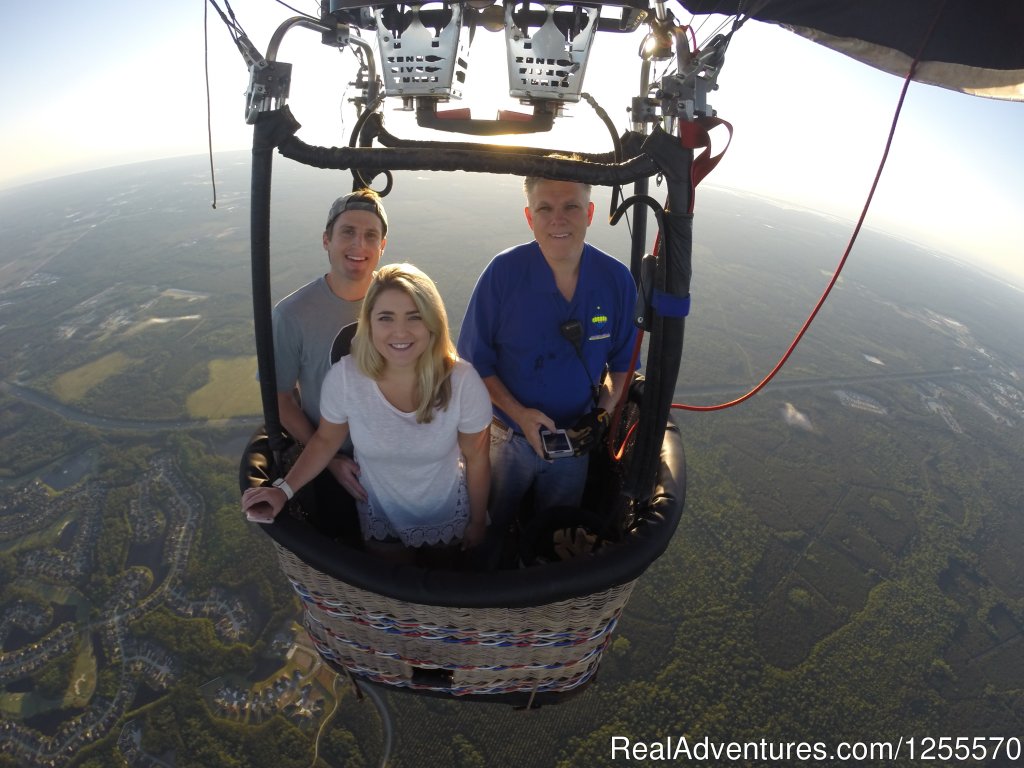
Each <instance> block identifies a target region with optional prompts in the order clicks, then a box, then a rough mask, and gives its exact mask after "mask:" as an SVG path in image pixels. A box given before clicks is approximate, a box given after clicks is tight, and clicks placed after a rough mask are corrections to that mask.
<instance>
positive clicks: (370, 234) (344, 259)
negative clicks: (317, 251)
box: [324, 211, 387, 285]
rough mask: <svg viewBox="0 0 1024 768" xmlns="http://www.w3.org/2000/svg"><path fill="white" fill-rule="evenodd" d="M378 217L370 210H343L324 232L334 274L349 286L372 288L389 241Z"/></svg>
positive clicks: (325, 244)
mask: <svg viewBox="0 0 1024 768" xmlns="http://www.w3.org/2000/svg"><path fill="white" fill-rule="evenodd" d="M383 229H384V228H383V226H382V225H381V221H380V219H379V218H377V215H376V214H374V213H371V212H370V211H344V212H342V213H341V214H340V215H339V216H338V218H336V219H335V220H334V223H333V224H332V225H331V229H330V230H329V231H327V232H324V250H325V251H327V258H328V260H329V261H330V262H331V273H332V274H334V276H335V277H337V278H338V279H340V280H342V281H344V282H347V283H366V284H367V285H369V282H370V279H371V278H372V277H373V272H374V270H375V269H377V264H379V263H380V257H381V254H383V253H384V245H385V243H386V242H387V240H386V238H385V237H384V235H383V234H382V233H383Z"/></svg>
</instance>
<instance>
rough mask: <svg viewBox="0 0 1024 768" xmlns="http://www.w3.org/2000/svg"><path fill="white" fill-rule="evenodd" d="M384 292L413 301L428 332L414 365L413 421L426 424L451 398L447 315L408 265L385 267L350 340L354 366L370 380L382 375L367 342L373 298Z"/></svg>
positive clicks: (426, 281)
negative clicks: (414, 407)
mask: <svg viewBox="0 0 1024 768" xmlns="http://www.w3.org/2000/svg"><path fill="white" fill-rule="evenodd" d="M387 290H399V291H402V293H404V294H406V295H407V296H409V298H411V299H412V300H413V303H414V304H415V305H416V309H417V311H418V312H419V313H420V317H421V318H422V319H423V324H424V325H426V327H427V330H429V331H430V343H429V347H428V348H427V350H426V351H425V352H424V353H423V354H422V355H420V357H419V359H418V360H417V361H416V391H415V394H414V396H415V399H416V403H417V405H416V421H417V422H418V423H420V424H427V423H429V422H430V421H431V420H432V419H433V418H434V409H435V408H440V409H442V410H446V409H447V408H448V402H449V401H450V400H451V397H452V382H451V373H452V368H454V367H455V361H456V360H457V359H458V354H457V353H456V351H455V345H454V344H452V340H451V337H450V335H449V333H448V314H447V313H446V312H445V309H444V302H443V301H442V300H441V294H440V293H439V292H438V290H437V286H436V285H434V281H433V280H431V279H430V278H429V277H427V275H426V274H425V273H424V272H423V271H422V270H420V269H418V268H417V267H414V266H413V265H412V264H388V265H387V266H385V267H381V268H380V269H379V270H378V271H377V273H376V274H375V275H374V276H373V280H372V281H371V282H370V287H369V288H368V289H367V291H366V297H365V298H364V299H363V306H362V309H360V310H359V325H358V329H357V330H356V335H355V336H354V337H353V339H352V356H353V358H355V361H356V365H358V366H359V370H361V371H362V372H363V373H364V374H366V375H367V376H369V377H370V378H371V379H379V378H380V377H381V376H383V375H384V368H385V365H386V361H385V360H384V358H383V357H381V354H380V352H378V351H377V348H376V347H374V346H373V340H372V339H371V338H370V333H371V331H370V314H371V313H372V312H373V307H374V304H376V303H377V298H378V297H379V296H380V295H381V294H382V293H383V292H384V291H387Z"/></svg>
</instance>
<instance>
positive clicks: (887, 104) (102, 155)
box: [0, 0, 1024, 285]
mask: <svg viewBox="0 0 1024 768" xmlns="http://www.w3.org/2000/svg"><path fill="white" fill-rule="evenodd" d="M221 5H222V7H223V4H221ZM293 5H294V6H295V7H298V8H300V9H302V10H306V11H310V12H312V13H313V14H314V15H315V14H316V13H317V7H318V6H317V3H315V2H312V1H311V0H296V2H295V3H293ZM232 7H233V8H234V11H235V14H236V16H237V17H238V20H239V21H240V23H241V24H242V26H243V27H244V28H245V30H246V32H247V33H248V34H249V36H250V38H251V39H252V40H253V42H254V43H255V44H256V45H257V47H258V48H260V49H261V50H265V49H266V46H267V43H268V41H269V39H270V35H271V33H272V32H273V30H274V29H275V28H276V26H277V25H278V24H279V23H280V22H281V21H283V20H284V19H286V18H288V17H289V16H291V15H293V14H292V12H291V11H288V10H287V9H286V8H283V7H282V6H280V5H278V4H277V3H275V2H273V0H236V1H235V2H234V3H233V5H232ZM670 7H674V9H675V10H676V11H677V12H678V6H671V5H670ZM203 15H204V4H203V0H193V2H190V3H187V4H186V3H185V2H182V1H181V0H175V2H167V3H145V4H143V3H138V2H137V0H103V2H100V3H75V2H68V0H58V2H56V3H35V2H18V1H15V0H12V1H10V2H5V3H4V4H3V6H2V7H0V28H2V29H3V30H4V33H5V35H4V37H5V41H4V46H3V47H2V48H0V63H2V65H3V70H2V71H4V72H7V73H8V80H7V86H6V92H5V106H4V107H3V108H2V111H0V138H2V139H3V149H2V152H3V157H2V161H3V162H2V163H0V188H4V187H10V186H14V185H17V184H20V183H24V182H27V181H32V180H38V179H42V178H49V177H55V176H61V175H65V174H67V173H73V172H77V171H83V170H89V169H93V168H100V167H105V166H111V165H119V164H124V163H130V162H137V161H142V160H149V159H155V158H161V157H170V156H176V155H191V154H200V153H204V152H206V149H207V117H206V92H205V83H204V73H203V72H204V63H203V60H204V53H203V52H204V34H203ZM682 20H683V21H687V20H688V19H682ZM711 32H712V30H711V29H710V28H709V27H705V28H703V29H701V28H698V30H697V39H698V41H699V42H703V40H704V39H706V38H707V37H708V36H709V35H710V34H711ZM370 41H371V42H374V41H373V39H372V38H370ZM638 42H639V40H638V38H635V37H634V38H623V37H622V36H611V35H608V36H600V39H599V40H598V42H597V44H596V46H595V49H594V57H593V58H592V60H591V62H590V65H589V67H588V72H587V79H586V84H585V86H586V87H585V90H587V91H589V92H591V93H592V94H593V95H594V96H595V97H596V98H597V99H598V101H599V102H600V103H601V105H602V106H603V107H604V108H605V109H606V110H607V111H608V113H609V114H610V115H611V117H612V119H613V120H614V121H615V122H616V124H617V125H618V126H619V127H620V128H621V127H625V126H626V124H627V120H628V117H627V115H626V113H625V106H626V105H627V104H628V99H629V96H631V95H632V93H633V92H634V91H635V90H636V88H637V82H638V81H637V77H638V75H637V71H638V63H637V62H638V59H637V58H636V55H635V53H636V49H637V45H638ZM501 45H502V43H501V36H500V35H495V34H488V33H483V32H482V33H481V34H479V35H478V36H477V40H476V41H475V43H474V46H473V51H472V56H471V59H470V63H471V66H470V70H469V79H468V82H467V89H466V91H467V94H466V99H465V100H464V101H463V103H461V104H454V105H453V106H477V107H479V105H480V104H481V103H483V102H486V103H487V104H488V105H490V106H489V108H490V109H491V110H493V106H494V105H495V104H496V102H495V99H494V98H493V95H494V93H495V92H496V91H497V90H502V91H505V90H507V85H506V83H507V81H506V79H505V75H504V71H503V70H504V58H503V57H504V54H503V50H502V48H501ZM209 57H210V92H211V102H212V117H211V122H212V131H213V146H214V151H217V152H219V151H225V150H235V149H245V148H248V147H250V146H251V129H250V128H249V127H248V126H246V125H245V122H244V114H243V113H244V96H243V93H244V91H245V88H246V85H247V82H248V73H247V71H246V69H245V66H244V63H243V61H242V59H241V57H240V55H239V54H238V52H237V50H236V49H235V47H234V45H233V44H232V43H231V40H230V37H229V36H228V33H227V31H226V30H225V29H224V26H223V24H222V23H221V21H220V19H219V17H218V16H217V15H216V14H215V13H214V12H213V11H212V9H211V10H210V17H209ZM279 59H280V60H282V61H289V62H292V63H293V64H294V65H295V69H294V72H293V86H292V94H291V99H290V103H291V106H292V109H293V112H294V113H295V115H296V117H297V118H298V120H299V121H300V122H301V123H302V124H303V128H302V130H301V131H300V132H299V137H300V138H302V139H304V140H305V141H307V142H309V143H311V144H318V143H319V144H326V145H340V144H344V143H346V142H347V137H348V133H349V131H350V130H351V127H352V123H353V121H354V112H353V109H352V107H351V105H348V104H345V105H344V109H341V108H340V105H341V104H342V103H343V98H344V92H345V90H346V85H347V83H348V82H349V81H350V80H351V79H352V77H353V75H354V72H355V67H354V58H353V57H352V55H351V54H350V53H347V52H346V53H343V54H342V53H339V52H337V51H334V50H330V49H327V48H325V47H323V46H322V45H321V44H320V43H319V38H318V36H317V35H316V34H315V33H313V32H310V31H308V30H301V29H299V30H295V31H293V32H292V33H290V34H289V36H288V38H287V39H286V41H285V43H284V45H283V46H282V49H281V52H280V55H279ZM498 67H500V68H501V70H502V71H501V74H500V76H499V77H498V79H497V83H498V86H497V87H496V86H495V80H494V78H488V77H487V73H493V72H494V71H495V68H498ZM625 75H628V79H627V78H626V77H625ZM901 84H902V82H901V80H900V79H899V78H897V77H894V76H891V75H887V74H884V73H881V72H878V71H876V70H873V69H871V68H869V67H867V66H864V65H862V64H858V63H857V62H854V61H852V60H850V59H848V58H846V57H845V56H843V55H841V54H838V53H834V52H832V51H829V50H827V49H825V48H822V47H821V46H817V45H814V44H812V43H809V42H806V41H804V40H802V39H800V38H799V37H797V36H795V35H793V34H791V33H788V32H786V31H784V30H782V29H779V28H776V27H773V26H771V25H766V24H761V23H757V22H751V23H748V24H747V25H746V26H745V27H744V28H743V29H742V30H741V31H740V32H739V33H738V34H737V35H736V37H735V39H734V41H733V43H732V46H731V47H730V49H729V52H728V55H727V58H726V65H725V68H724V70H723V73H722V76H721V78H720V80H719V85H720V89H719V90H718V91H717V92H716V93H714V94H713V95H712V97H711V99H710V102H711V104H712V106H713V107H714V108H715V109H716V110H717V111H718V114H719V116H720V117H723V118H725V119H726V120H729V121H730V122H731V123H732V124H733V125H734V127H735V137H734V139H733V143H732V146H731V147H730V148H729V151H728V153H727V154H726V156H725V159H724V160H723V161H722V163H721V164H720V165H719V167H718V168H717V169H716V170H715V171H714V173H713V174H712V175H711V176H710V177H709V178H708V183H714V184H718V185H723V186H728V187H733V188H737V189H742V190H749V191H753V192H757V193H763V194H766V195H769V196H772V197H775V198H780V199H783V200H786V201H790V202H793V203H796V204H799V205H805V206H808V207H812V208H815V209H818V210H823V211H826V212H828V213H832V214H835V215H837V216H840V217H842V218H844V219H849V220H851V221H852V220H854V219H856V217H857V216H858V215H859V212H860V208H861V205H862V204H863V200H864V198H865V196H866V194H867V192H868V189H869V187H870V183H871V180H872V178H873V177H874V173H875V169H876V166H877V163H878V161H879V159H880V157H881V153H882V150H883V145H884V141H885V137H886V135H887V133H888V130H889V125H890V122H891V119H892V114H893V110H894V108H895V106H896V101H897V99H898V96H899V91H900V87H901ZM348 95H351V94H348ZM385 106H386V108H385V114H386V120H387V125H388V128H389V130H391V131H392V132H394V133H396V134H399V135H402V136H411V135H412V132H413V130H414V124H413V123H412V122H411V121H410V120H408V118H407V116H406V115H404V114H401V113H396V112H394V111H393V110H392V108H391V105H390V102H388V103H386V105H385ZM500 106H505V107H509V108H515V107H516V105H515V104H514V103H513V102H511V101H509V100H508V99H507V96H506V97H505V101H504V102H502V103H501V104H500ZM474 113H475V114H477V115H482V116H487V117H490V116H491V112H489V111H486V110H485V111H482V112H481V111H480V110H479V109H475V110H474ZM569 113H570V115H571V116H570V117H568V118H566V119H563V120H560V121H559V123H558V128H557V130H556V131H555V132H553V133H552V134H547V135H544V134H542V135H541V136H540V138H538V139H537V140H536V143H539V144H540V145H542V146H549V147H554V146H567V147H568V148H573V149H583V150H586V151H606V150H608V149H609V148H610V144H609V141H608V138H607V132H606V130H605V129H604V127H603V125H601V124H600V123H599V122H598V121H597V120H596V119H595V118H594V117H593V113H592V110H591V109H590V107H589V106H587V105H585V104H580V105H578V106H573V107H571V108H570V109H569ZM339 115H341V118H342V119H343V123H339ZM1022 136H1024V104H1022V103H1011V102H999V101H993V100H990V99H983V98H979V97H972V96H966V95H963V94H959V93H954V92H951V91H946V90H944V89H940V88H936V87H933V86H924V85H920V84H913V85H912V86H911V88H910V92H909V95H908V98H907V103H906V105H905V107H904V112H903V116H902V118H901V122H900V126H899V128H898V129H897V133H896V139H895V142H894V145H893V151H892V154H891V155H890V159H889V163H888V166H887V169H886V172H885V175H884V176H883V180H882V183H881V186H880V187H879V190H878V193H877V195H876V198H875V203H874V205H873V207H872V212H871V214H870V215H869V218H868V226H869V227H875V228H878V229H882V230H885V231H888V232H891V233H893V234H897V235H902V236H906V237H908V238H911V239H914V240H918V241H922V242H924V243H926V244H928V245H931V246H934V247H937V248H940V249H942V250H944V251H946V252H948V253H951V254H952V255H954V256H958V257H962V258H965V259H969V260H971V261H972V262H975V263H978V264H980V265H983V266H985V267H987V268H989V269H991V270H993V271H996V272H999V273H1001V274H1003V275H1004V276H1011V275H1012V276H1013V278H1014V281H1015V282H1016V283H1018V284H1019V285H1024V246H1022V241H1024V238H1022V235H1021V226H1022V225H1021V222H1022V221H1024V146H1022V140H1021V137H1022ZM431 138H437V137H436V135H434V136H431ZM441 138H446V137H443V136H442V137H441ZM450 138H451V139H452V140H459V137H458V136H454V135H453V136H451V137H450ZM515 141H517V142H520V141H521V143H527V141H526V140H520V139H516V140H515ZM697 213H698V215H699V213H700V198H699V197H698V203H697ZM837 257H838V255H837Z"/></svg>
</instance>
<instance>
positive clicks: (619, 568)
mask: <svg viewBox="0 0 1024 768" xmlns="http://www.w3.org/2000/svg"><path fill="white" fill-rule="evenodd" d="M259 444H262V445H263V446H264V451H265V446H266V439H265V438H264V439H263V440H262V441H260V440H253V441H251V442H250V445H249V448H248V449H247V450H246V452H245V454H244V455H243V457H242V463H241V466H240V467H239V485H240V487H241V489H242V490H243V491H244V490H245V489H246V488H249V487H251V486H253V485H259V484H260V482H261V479H263V480H265V479H266V472H265V467H266V466H267V465H268V464H269V460H268V458H267V456H266V453H265V452H262V453H261V451H260V450H259V449H258V448H257V446H258V445H259ZM685 494H686V459H685V455H684V452H683V446H682V440H681V438H680V435H679V430H678V428H677V427H676V426H675V424H673V423H672V422H671V421H670V422H669V425H668V428H667V429H666V430H665V437H664V440H663V441H662V448H661V466H660V468H659V471H658V479H657V484H656V486H655V489H654V493H653V495H652V497H651V499H650V501H649V502H648V504H647V508H646V509H645V511H644V513H643V515H642V516H641V517H642V519H641V521H640V523H639V524H638V525H637V527H636V529H635V530H634V531H632V532H631V533H630V534H629V535H628V536H627V537H626V538H625V539H623V540H622V541H621V542H616V543H614V544H609V545H606V546H604V547H602V548H601V549H600V550H598V551H597V552H595V553H593V554H592V555H589V556H587V557H582V558H575V559H573V560H570V561H565V562H556V563H549V564H546V565H539V566H533V567H529V568H522V569H519V570H497V571H487V572H475V571H449V570H441V569H427V568H421V567H418V566H414V565H406V564H397V563H389V562H387V561H384V560H382V559H381V558H380V557H379V556H374V555H370V554H367V553H365V552H361V551H359V550H356V549H353V548H352V547H349V546H347V545H345V544H343V543H339V542H336V541H334V540H332V539H329V538H327V537H325V536H323V535H321V534H320V533H319V532H317V531H316V530H315V529H314V528H313V527H312V526H311V525H309V524H308V523H307V522H306V521H304V520H301V519H298V518H296V517H293V516H291V515H289V514H287V511H285V512H283V513H282V514H281V515H279V516H278V518H277V519H276V520H275V521H274V523H273V524H271V525H262V526H261V527H262V528H263V529H264V531H265V532H266V534H267V535H268V536H270V538H271V539H273V540H274V541H275V542H276V543H277V544H278V545H280V546H281V547H284V548H285V549H287V550H289V551H291V552H292V553H293V554H294V555H295V556H296V557H298V558H299V559H301V560H302V561H303V562H305V563H306V564H307V565H309V566H310V567H312V568H314V569H316V570H318V571H320V572H321V573H323V574H326V575H327V576H330V577H331V578H334V579H337V580H339V581H342V582H345V583H347V584H350V585H352V586H354V587H358V588H360V589H365V590H367V591H369V592H374V593H376V594H380V595H384V596H386V597H390V598H392V599H395V600H400V601H403V602H407V603H416V604H421V605H434V606H443V607H453V608H529V607H535V606H541V605H549V604H551V603H556V602H560V601H563V600H572V599H574V598H578V597H581V596H584V595H592V594H595V593H598V592H602V591H604V590H606V589H611V588H612V587H616V586H618V585H620V584H626V583H628V582H630V581H633V580H634V579H636V578H638V577H639V576H640V575H641V574H642V573H643V572H644V571H645V570H647V568H648V566H650V565H651V563H653V562H654V561H655V560H656V559H657V558H658V557H660V556H661V554H662V553H663V552H664V551H665V549H666V548H667V547H668V543H669V541H670V540H671V539H672V535H673V534H674V533H675V529H676V527H677V526H678V524H679V519H680V516H681V514H682V509H683V502H684V500H685Z"/></svg>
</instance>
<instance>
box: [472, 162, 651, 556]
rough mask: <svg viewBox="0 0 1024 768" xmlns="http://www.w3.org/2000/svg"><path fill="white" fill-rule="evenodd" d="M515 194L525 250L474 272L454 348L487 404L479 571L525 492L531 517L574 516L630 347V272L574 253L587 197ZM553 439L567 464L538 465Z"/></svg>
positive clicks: (579, 246)
mask: <svg viewBox="0 0 1024 768" xmlns="http://www.w3.org/2000/svg"><path fill="white" fill-rule="evenodd" d="M524 189H525V192H526V201H527V205H526V209H525V213H526V221H527V223H528V224H529V226H530V229H531V230H532V231H533V234H534V238H535V240H534V241H533V242H531V243H526V244H524V245H518V246H515V247H514V248H510V249H508V250H506V251H503V252H502V253H499V254H498V255H497V256H495V257H494V259H493V260H492V261H491V263H490V264H488V266H487V267H486V268H485V269H484V271H483V273H482V274H481V275H480V279H479V280H478V281H477V284H476V287H475V288H474V290H473V295H472V297H471V298H470V301H469V307H468V308H467V310H466V317H465V319H464V320H463V324H462V331H461V333H460V335H459V343H458V349H459V354H460V355H461V356H462V357H464V358H465V359H467V360H469V361H470V362H471V363H472V364H473V366H474V367H475V368H476V369H477V371H478V372H479V373H480V376H481V377H482V378H483V380H484V384H485V385H487V389H488V391H489V392H490V395H491V402H492V403H493V405H494V423H493V424H492V427H491V494H490V502H489V505H488V512H489V514H490V518H491V525H490V527H489V528H488V538H487V542H485V544H484V551H485V558H487V559H489V560H490V561H491V562H490V564H493V562H494V558H495V557H496V556H497V554H498V553H497V549H498V548H499V545H500V543H501V540H502V538H503V536H504V534H505V533H506V531H507V529H508V526H509V524H510V523H511V522H512V520H513V519H514V518H515V515H516V513H517V511H518V510H519V507H520V504H521V502H522V499H523V497H524V496H525V495H526V494H527V492H528V491H529V490H530V488H531V487H533V489H534V492H535V493H534V498H535V509H534V511H535V512H542V511H543V510H545V509H549V508H553V507H560V506H578V505H579V503H580V500H581V498H582V495H583V487H584V484H585V483H586V478H587V464H588V456H587V453H586V452H587V451H588V450H589V449H590V448H591V447H592V446H593V445H596V444H597V443H598V442H599V439H598V438H599V436H600V433H601V431H603V429H604V428H605V427H606V426H607V423H608V411H610V410H611V407H612V405H613V403H614V402H615V398H616V397H617V395H618V393H619V392H620V391H621V388H622V387H623V386H626V385H627V384H628V381H629V377H630V371H629V363H630V359H631V354H632V351H633V344H634V341H635V339H636V328H635V327H634V325H633V322H632V313H633V307H634V304H635V300H636V286H635V284H634V282H633V277H632V275H630V273H629V269H627V268H626V266H625V265H624V264H622V263H621V262H619V261H617V260H616V259H614V258H613V257H611V256H609V255H608V254H606V253H604V252H602V251H600V250H598V249H597V248H595V247H594V246H592V245H589V244H588V243H586V242H585V237H586V232H587V227H589V226H590V222H591V221H592V220H593V218H594V204H593V203H592V202H591V200H590V186H589V185H587V184H579V183H575V182H567V181H554V180H550V179H542V178H536V177H528V178H527V179H526V181H525V183H524ZM606 366H607V370H608V372H609V375H608V376H605V375H604V374H605V369H606ZM556 429H565V430H567V431H568V432H569V434H570V436H572V437H573V438H574V441H573V442H574V445H573V448H574V449H575V451H574V455H571V456H560V457H557V458H548V457H547V456H546V454H545V450H544V446H543V444H542V440H541V431H542V430H551V431H554V430H556Z"/></svg>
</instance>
